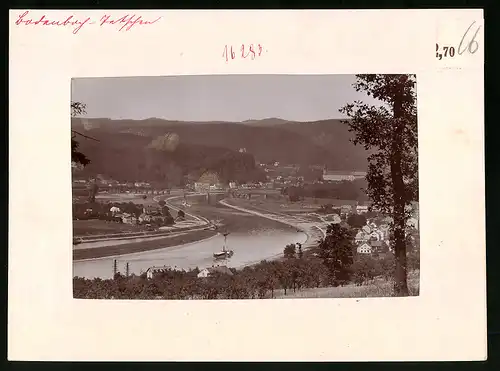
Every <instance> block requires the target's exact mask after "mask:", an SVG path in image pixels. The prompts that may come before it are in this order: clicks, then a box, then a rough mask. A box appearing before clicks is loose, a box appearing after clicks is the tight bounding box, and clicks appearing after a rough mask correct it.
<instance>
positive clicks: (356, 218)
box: [347, 214, 366, 228]
mask: <svg viewBox="0 0 500 371" xmlns="http://www.w3.org/2000/svg"><path fill="white" fill-rule="evenodd" d="M347 223H348V224H349V225H350V226H351V227H352V228H361V227H363V226H364V225H365V224H366V216H364V215H362V214H351V215H349V217H348V218H347Z"/></svg>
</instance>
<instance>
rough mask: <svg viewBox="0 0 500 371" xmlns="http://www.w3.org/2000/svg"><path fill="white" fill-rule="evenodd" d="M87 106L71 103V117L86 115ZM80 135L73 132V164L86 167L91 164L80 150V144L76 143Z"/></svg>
mask: <svg viewBox="0 0 500 371" xmlns="http://www.w3.org/2000/svg"><path fill="white" fill-rule="evenodd" d="M85 108H86V106H85V104H83V103H80V102H71V117H75V116H80V115H83V114H85ZM77 134H79V133H77V132H75V131H72V132H71V162H73V163H75V164H79V165H82V166H86V165H88V164H90V160H89V159H88V158H87V156H85V155H84V154H83V153H81V152H80V151H79V150H78V147H79V143H78V142H77V141H76V139H75V137H76V135H77Z"/></svg>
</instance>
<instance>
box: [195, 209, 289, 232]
mask: <svg viewBox="0 0 500 371" xmlns="http://www.w3.org/2000/svg"><path fill="white" fill-rule="evenodd" d="M186 211H187V212H189V213H193V214H195V215H200V216H202V217H204V218H207V219H209V220H211V221H218V222H219V223H220V224H221V225H222V226H221V229H223V230H226V229H227V230H228V231H229V232H231V233H246V232H253V231H264V230H270V229H274V230H285V231H286V230H295V229H294V228H292V227H290V226H287V225H286V224H283V223H279V222H276V221H273V220H269V219H265V218H261V217H258V216H255V215H251V214H247V213H244V212H241V211H236V210H233V209H230V208H228V207H225V206H222V205H217V206H210V205H206V204H205V205H204V204H193V205H192V206H191V207H189V208H187V209H186Z"/></svg>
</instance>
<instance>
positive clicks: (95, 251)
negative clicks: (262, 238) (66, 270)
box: [73, 230, 217, 261]
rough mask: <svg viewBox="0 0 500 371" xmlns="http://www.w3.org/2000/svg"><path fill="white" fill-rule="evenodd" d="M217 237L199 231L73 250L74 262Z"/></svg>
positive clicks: (210, 233) (208, 232)
mask: <svg viewBox="0 0 500 371" xmlns="http://www.w3.org/2000/svg"><path fill="white" fill-rule="evenodd" d="M215 235H217V232H215V231H207V230H199V231H196V232H185V233H179V234H176V235H173V236H170V237H165V238H153V239H151V240H147V241H141V242H132V243H126V244H119V245H111V246H110V245H108V246H101V247H91V248H83V249H75V250H73V261H80V260H86V259H98V258H104V257H110V256H116V255H127V254H133V253H138V252H147V251H152V250H158V249H164V248H166V247H177V246H179V245H184V244H188V243H193V242H198V241H202V240H204V239H208V238H210V237H213V236H215Z"/></svg>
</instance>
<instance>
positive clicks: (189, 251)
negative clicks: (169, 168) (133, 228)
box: [73, 202, 308, 279]
mask: <svg viewBox="0 0 500 371" xmlns="http://www.w3.org/2000/svg"><path fill="white" fill-rule="evenodd" d="M189 212H190V214H191V215H197V216H200V217H201V218H203V219H205V220H218V221H219V222H220V223H221V224H222V225H224V227H223V229H224V230H221V232H225V231H226V230H227V231H228V232H229V233H230V234H229V236H228V238H227V244H228V248H229V249H231V250H233V251H234V255H233V256H232V257H231V259H228V260H227V262H225V263H216V262H214V260H213V253H215V252H218V251H220V250H221V249H222V246H223V243H224V237H223V236H222V235H221V234H218V235H216V236H214V237H211V238H208V239H205V240H202V241H198V242H193V243H188V244H184V245H181V246H172V247H165V248H161V246H159V248H158V249H155V250H150V251H145V252H137V253H133V254H126V255H119V256H114V257H113V256H110V257H105V258H97V259H88V260H78V261H74V262H73V276H79V277H86V278H95V277H99V278H103V279H104V278H111V277H112V275H113V264H114V260H116V261H117V268H118V271H119V272H121V273H125V266H126V264H127V263H128V265H129V273H131V274H132V273H133V274H140V273H141V272H145V271H146V270H147V269H148V268H149V267H152V266H164V265H166V266H169V267H173V268H178V269H189V268H195V267H198V268H200V269H203V268H206V267H210V266H212V265H214V264H225V265H227V266H229V267H234V268H240V267H243V266H245V265H250V264H253V263H258V262H259V261H261V260H263V259H272V258H274V257H277V256H280V255H282V254H283V249H284V247H285V246H286V245H287V244H290V243H306V241H307V240H308V235H307V234H306V233H304V232H302V231H299V230H298V229H297V228H295V227H292V226H290V225H286V224H284V223H283V222H281V221H278V220H271V219H268V218H266V217H264V216H263V215H255V214H250V213H247V212H244V211H243V210H235V209H233V208H229V207H226V206H222V205H218V206H210V205H203V204H202V203H200V204H196V202H193V205H192V207H191V208H189ZM159 243H161V242H159Z"/></svg>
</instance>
